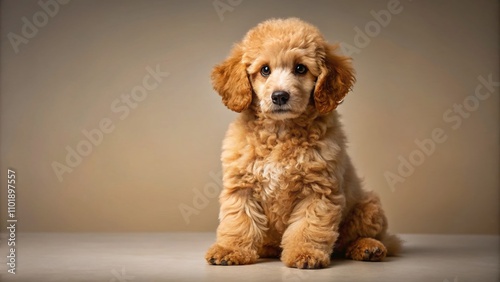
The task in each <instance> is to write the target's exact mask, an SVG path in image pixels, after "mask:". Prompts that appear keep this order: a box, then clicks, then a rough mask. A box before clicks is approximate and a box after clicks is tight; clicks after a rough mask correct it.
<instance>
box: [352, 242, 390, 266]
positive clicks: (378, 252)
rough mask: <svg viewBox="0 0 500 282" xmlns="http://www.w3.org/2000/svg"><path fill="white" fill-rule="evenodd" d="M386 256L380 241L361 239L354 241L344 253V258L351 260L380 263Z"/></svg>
mask: <svg viewBox="0 0 500 282" xmlns="http://www.w3.org/2000/svg"><path fill="white" fill-rule="evenodd" d="M386 255H387V249H386V248H385V246H384V244H382V243H381V242H380V241H378V240H376V239H372V238H361V239H358V240H356V241H354V242H353V243H352V244H351V245H350V246H349V247H348V248H347V251H346V257H348V258H352V259H353V260H364V261H381V260H383V259H384V258H385V256H386Z"/></svg>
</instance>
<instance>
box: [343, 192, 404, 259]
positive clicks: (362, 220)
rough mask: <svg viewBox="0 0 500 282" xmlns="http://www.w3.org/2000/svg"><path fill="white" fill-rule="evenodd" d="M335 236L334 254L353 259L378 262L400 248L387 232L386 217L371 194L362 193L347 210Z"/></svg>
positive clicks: (375, 197)
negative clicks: (337, 234)
mask: <svg viewBox="0 0 500 282" xmlns="http://www.w3.org/2000/svg"><path fill="white" fill-rule="evenodd" d="M339 233H340V236H339V237H340V238H339V240H338V242H337V244H336V247H335V249H336V252H342V253H345V256H346V257H348V258H351V259H354V260H364V261H380V260H383V259H384V258H385V257H386V255H394V254H395V253H397V252H398V251H399V249H400V248H401V241H400V240H399V239H398V238H397V237H396V236H394V235H390V234H388V233H387V218H386V217H385V214H384V211H383V210H382V205H381V203H380V200H379V198H378V197H377V196H376V195H375V194H374V193H373V192H365V194H364V195H363V199H362V200H361V201H360V202H358V203H357V204H356V205H355V206H354V207H353V208H352V209H351V210H350V212H349V213H348V214H347V216H346V217H345V218H344V220H343V222H342V224H341V225H340V228H339Z"/></svg>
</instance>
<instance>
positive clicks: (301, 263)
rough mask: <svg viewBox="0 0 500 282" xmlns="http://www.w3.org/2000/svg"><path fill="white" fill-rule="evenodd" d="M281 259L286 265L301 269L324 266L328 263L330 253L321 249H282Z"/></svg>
mask: <svg viewBox="0 0 500 282" xmlns="http://www.w3.org/2000/svg"><path fill="white" fill-rule="evenodd" d="M281 260H282V261H283V263H285V265H286V266H288V267H296V268H301V269H315V268H324V267H328V266H329V265H330V254H327V253H325V252H323V251H321V250H316V249H312V250H308V249H301V250H292V251H287V250H286V249H285V250H283V254H282V256H281Z"/></svg>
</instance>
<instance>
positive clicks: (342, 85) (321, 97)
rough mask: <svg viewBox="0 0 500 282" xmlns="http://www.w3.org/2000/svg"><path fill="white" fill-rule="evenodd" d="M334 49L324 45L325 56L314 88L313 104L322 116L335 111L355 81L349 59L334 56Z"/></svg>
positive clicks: (334, 47)
mask: <svg viewBox="0 0 500 282" xmlns="http://www.w3.org/2000/svg"><path fill="white" fill-rule="evenodd" d="M336 48H337V46H330V45H327V44H325V53H326V54H325V57H324V58H322V61H321V63H320V70H321V73H320V74H319V76H318V79H317V81H316V86H315V88H314V104H315V106H316V109H317V110H318V111H319V112H320V113H322V114H326V113H329V112H331V111H333V110H335V108H337V106H338V105H339V104H340V103H342V101H343V99H344V97H345V95H347V93H348V92H349V91H350V90H351V88H352V86H353V84H354V82H355V81H356V78H355V77H354V70H353V68H352V65H351V59H350V58H349V57H343V56H340V55H337V54H335V53H334V51H335V49H336Z"/></svg>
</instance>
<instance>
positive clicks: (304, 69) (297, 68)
mask: <svg viewBox="0 0 500 282" xmlns="http://www.w3.org/2000/svg"><path fill="white" fill-rule="evenodd" d="M306 72H307V67H306V66H304V65H303V64H298V65H296V66H295V73H296V74H305V73H306Z"/></svg>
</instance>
